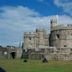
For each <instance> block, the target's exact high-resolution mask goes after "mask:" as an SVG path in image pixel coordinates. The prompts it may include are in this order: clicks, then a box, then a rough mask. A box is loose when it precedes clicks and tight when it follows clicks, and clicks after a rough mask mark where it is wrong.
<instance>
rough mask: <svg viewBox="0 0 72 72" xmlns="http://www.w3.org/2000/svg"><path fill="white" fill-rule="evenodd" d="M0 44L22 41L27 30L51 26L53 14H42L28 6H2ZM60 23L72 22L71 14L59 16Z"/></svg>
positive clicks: (0, 9)
mask: <svg viewBox="0 0 72 72" xmlns="http://www.w3.org/2000/svg"><path fill="white" fill-rule="evenodd" d="M0 11H2V12H1V13H0V44H3V45H4V44H13V43H17V44H18V42H19V41H22V39H23V34H24V32H25V31H34V30H35V29H36V28H38V27H45V28H50V19H51V18H52V17H53V16H40V13H38V12H36V11H34V10H32V9H29V8H28V7H23V6H17V7H1V8H0ZM59 23H62V24H66V23H69V24H70V23H72V20H71V18H70V17H69V16H66V15H63V16H59Z"/></svg>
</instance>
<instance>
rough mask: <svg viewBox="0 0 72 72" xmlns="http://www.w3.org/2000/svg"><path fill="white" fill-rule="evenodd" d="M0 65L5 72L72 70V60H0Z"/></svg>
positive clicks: (68, 71)
mask: <svg viewBox="0 0 72 72" xmlns="http://www.w3.org/2000/svg"><path fill="white" fill-rule="evenodd" d="M0 67H2V68H4V69H5V70H6V71H7V72H72V61H49V62H48V63H42V62H41V61H33V60H32V61H31V60H29V61H28V62H27V63H24V62H23V60H19V59H18V60H0Z"/></svg>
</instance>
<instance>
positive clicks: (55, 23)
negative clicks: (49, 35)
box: [50, 15, 58, 31]
mask: <svg viewBox="0 0 72 72" xmlns="http://www.w3.org/2000/svg"><path fill="white" fill-rule="evenodd" d="M57 20H58V16H57V15H56V16H55V17H53V18H52V19H51V20H50V25H51V31H52V30H53V29H54V27H56V26H57Z"/></svg>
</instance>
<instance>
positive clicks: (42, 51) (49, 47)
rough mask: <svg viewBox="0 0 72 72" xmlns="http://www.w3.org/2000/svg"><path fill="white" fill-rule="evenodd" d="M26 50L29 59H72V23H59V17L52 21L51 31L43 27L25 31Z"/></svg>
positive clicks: (24, 48)
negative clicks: (43, 57) (65, 24)
mask: <svg viewBox="0 0 72 72" xmlns="http://www.w3.org/2000/svg"><path fill="white" fill-rule="evenodd" d="M23 50H24V52H27V53H28V58H29V59H41V58H42V56H45V57H46V58H47V59H48V60H72V25H71V24H70V25H67V26H63V25H58V22H57V19H56V18H53V19H51V21H50V33H48V32H47V30H45V29H43V28H39V29H36V31H35V32H25V33H24V47H23Z"/></svg>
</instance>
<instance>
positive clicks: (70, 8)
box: [54, 0, 72, 16]
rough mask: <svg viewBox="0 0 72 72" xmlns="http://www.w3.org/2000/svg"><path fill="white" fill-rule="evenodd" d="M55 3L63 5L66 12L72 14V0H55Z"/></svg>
mask: <svg viewBox="0 0 72 72" xmlns="http://www.w3.org/2000/svg"><path fill="white" fill-rule="evenodd" d="M54 3H55V4H56V5H57V6H59V7H62V8H63V10H64V12H65V13H67V14H69V15H71V16H72V0H54Z"/></svg>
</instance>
